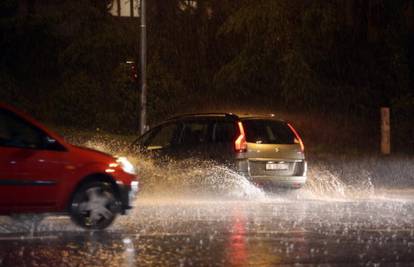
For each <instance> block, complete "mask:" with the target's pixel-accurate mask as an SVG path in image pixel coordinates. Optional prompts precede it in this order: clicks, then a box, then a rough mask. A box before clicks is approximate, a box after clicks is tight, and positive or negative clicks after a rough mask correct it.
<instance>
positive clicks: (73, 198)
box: [0, 103, 138, 229]
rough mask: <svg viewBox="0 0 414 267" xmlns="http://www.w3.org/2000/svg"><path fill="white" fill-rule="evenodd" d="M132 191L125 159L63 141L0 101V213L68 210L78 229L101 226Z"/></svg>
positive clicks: (122, 207)
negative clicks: (79, 227)
mask: <svg viewBox="0 0 414 267" xmlns="http://www.w3.org/2000/svg"><path fill="white" fill-rule="evenodd" d="M137 191H138V180H137V177H136V174H135V170H134V167H133V165H132V164H131V163H130V162H129V161H128V160H127V159H126V158H122V157H121V158H115V157H112V156H110V155H107V154H104V153H101V152H98V151H94V150H91V149H87V148H81V147H77V146H74V145H71V144H68V143H67V142H65V140H63V139H62V138H61V137H60V136H58V135H56V134H55V133H53V132H51V131H50V130H48V129H47V128H46V127H44V126H43V125H41V124H40V123H39V122H37V121H35V120H34V119H32V118H30V117H29V116H27V115H25V114H23V113H22V112H19V111H17V110H16V109H15V108H13V107H10V106H7V105H5V104H1V103H0V215H14V214H21V213H30V214H33V213H34V214H37V213H41V214H44V213H68V214H69V215H70V216H71V218H72V220H73V221H74V222H75V223H76V224H78V225H79V226H81V227H84V228H87V229H104V228H106V227H108V226H109V225H110V224H111V223H112V222H113V220H114V219H115V217H116V216H117V215H118V214H125V211H126V210H128V209H130V208H131V206H130V203H131V201H132V199H133V198H134V197H135V195H136V193H137Z"/></svg>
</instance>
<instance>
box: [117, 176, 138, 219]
mask: <svg viewBox="0 0 414 267" xmlns="http://www.w3.org/2000/svg"><path fill="white" fill-rule="evenodd" d="M118 186H119V197H120V200H121V205H122V213H125V211H126V210H129V209H131V208H132V207H133V206H132V203H133V202H134V200H135V199H136V197H137V195H138V191H139V182H138V181H132V182H131V184H130V185H124V184H121V185H118Z"/></svg>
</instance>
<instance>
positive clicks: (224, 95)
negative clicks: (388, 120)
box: [0, 0, 414, 136]
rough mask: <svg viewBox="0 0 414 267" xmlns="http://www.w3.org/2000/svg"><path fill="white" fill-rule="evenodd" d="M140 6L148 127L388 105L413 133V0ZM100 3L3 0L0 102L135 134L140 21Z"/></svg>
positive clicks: (200, 1) (365, 112) (371, 111)
mask: <svg viewBox="0 0 414 267" xmlns="http://www.w3.org/2000/svg"><path fill="white" fill-rule="evenodd" d="M147 2H148V3H147V5H148V12H147V13H148V25H149V29H148V71H149V73H148V83H149V98H148V100H149V112H150V113H149V115H150V121H151V122H152V123H154V122H157V121H159V120H160V119H162V118H165V116H168V115H172V114H174V113H179V112H185V111H196V110H200V109H202V110H213V109H214V110H218V109H231V108H238V107H251V108H254V107H257V106H260V107H269V108H274V109H276V110H287V111H290V110H295V111H303V112H307V111H312V112H319V113H331V112H334V113H337V114H341V115H343V116H344V117H349V116H362V117H366V118H368V119H370V118H373V117H375V116H377V115H378V114H377V113H378V108H379V107H380V106H383V105H387V106H392V107H393V110H394V112H395V113H394V117H395V121H396V122H398V125H399V127H401V129H403V130H401V131H399V132H402V133H404V135H406V136H408V135H410V134H412V133H413V130H412V126H410V125H409V124H410V123H409V121H410V119H409V118H410V116H411V115H412V114H413V113H412V112H413V106H414V97H413V89H412V88H413V77H414V75H413V73H414V48H413V47H414V37H413V36H414V34H413V32H414V11H413V9H414V7H413V6H414V5H413V1H411V0H410V1H408V0H395V1H387V0H369V1H368V0H332V1H326V0H277V1H276V0H275V1H272V0H196V1H183V0H168V1H165V0H150V1H147ZM190 2H191V3H193V4H189V3H190ZM110 3H111V1H96V0H60V1H31V0H26V1H23V0H20V1H19V0H5V1H2V3H1V4H0V9H1V12H0V16H1V18H0V36H1V37H0V49H1V51H2V57H1V59H0V87H1V90H0V97H1V99H2V101H6V102H10V103H13V104H15V105H18V106H22V107H23V108H25V109H27V110H30V111H31V112H34V113H35V114H36V115H38V116H39V117H41V118H43V119H44V120H46V121H50V122H52V123H56V122H59V123H62V124H66V125H74V126H78V127H83V128H88V127H94V128H106V129H109V130H113V131H121V132H123V131H135V130H136V128H137V126H138V114H137V111H138V103H139V99H138V97H139V86H138V85H137V81H135V80H133V79H131V71H130V65H128V64H126V63H125V62H126V61H128V60H134V61H137V62H138V61H139V57H140V55H139V51H140V50H139V24H138V23H139V21H138V19H134V18H117V17H113V16H111V15H110V14H109V10H108V6H109V5H110ZM194 3H195V4H194ZM138 73H139V72H138ZM138 78H139V77H138Z"/></svg>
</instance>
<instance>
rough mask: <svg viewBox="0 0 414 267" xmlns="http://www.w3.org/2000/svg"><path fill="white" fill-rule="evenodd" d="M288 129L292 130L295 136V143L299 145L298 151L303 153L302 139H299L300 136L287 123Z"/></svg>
mask: <svg viewBox="0 0 414 267" xmlns="http://www.w3.org/2000/svg"><path fill="white" fill-rule="evenodd" d="M288 126H289V128H290V129H291V130H292V132H293V133H294V134H295V143H296V144H299V145H300V150H302V152H304V151H305V145H304V144H303V141H302V138H300V135H299V134H298V132H297V131H296V130H295V128H293V126H292V125H291V124H290V123H288Z"/></svg>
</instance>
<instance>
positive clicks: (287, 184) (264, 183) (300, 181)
mask: <svg viewBox="0 0 414 267" xmlns="http://www.w3.org/2000/svg"><path fill="white" fill-rule="evenodd" d="M250 180H251V181H252V183H254V184H257V185H258V186H261V187H281V188H301V187H303V186H304V185H305V183H306V180H307V177H306V176H290V177H286V176H283V177H277V176H276V177H275V176H271V177H269V176H255V177H250Z"/></svg>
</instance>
